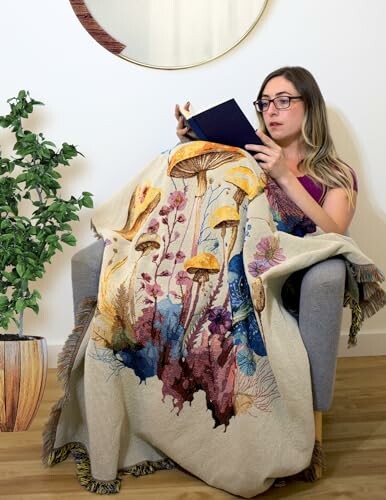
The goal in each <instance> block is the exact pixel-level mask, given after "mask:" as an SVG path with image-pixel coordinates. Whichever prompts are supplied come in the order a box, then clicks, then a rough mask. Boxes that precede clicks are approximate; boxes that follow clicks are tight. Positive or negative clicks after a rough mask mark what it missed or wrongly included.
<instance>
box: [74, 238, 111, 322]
mask: <svg viewBox="0 0 386 500" xmlns="http://www.w3.org/2000/svg"><path fill="white" fill-rule="evenodd" d="M103 249H104V241H103V240H98V241H95V242H94V243H92V244H91V245H88V246H87V247H85V248H83V249H82V250H79V251H78V252H77V253H76V254H74V255H73V257H72V259H71V276H72V296H73V308H74V316H75V317H76V314H77V312H78V309H79V306H80V304H81V303H82V301H83V300H84V299H85V298H87V297H95V298H96V297H97V295H98V286H99V275H100V270H101V265H102V257H103Z"/></svg>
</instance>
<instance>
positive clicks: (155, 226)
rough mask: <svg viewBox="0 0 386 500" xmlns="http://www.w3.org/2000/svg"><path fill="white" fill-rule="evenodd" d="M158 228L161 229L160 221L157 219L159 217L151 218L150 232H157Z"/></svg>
mask: <svg viewBox="0 0 386 500" xmlns="http://www.w3.org/2000/svg"><path fill="white" fill-rule="evenodd" d="M158 229H159V222H158V221H157V219H151V221H150V222H149V225H148V227H147V230H148V231H149V233H156V232H157V231H158Z"/></svg>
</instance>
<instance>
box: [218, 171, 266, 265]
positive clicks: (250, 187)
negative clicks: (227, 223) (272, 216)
mask: <svg viewBox="0 0 386 500" xmlns="http://www.w3.org/2000/svg"><path fill="white" fill-rule="evenodd" d="M224 180H225V181H227V182H229V183H231V184H233V185H234V186H236V188H237V190H236V192H235V194H234V195H233V199H234V200H235V202H236V210H237V211H238V212H240V207H241V204H242V203H243V201H244V199H245V197H247V198H248V200H249V201H252V200H253V198H255V196H257V195H258V194H259V193H262V192H263V191H262V190H261V187H260V184H259V178H258V177H257V175H256V173H255V172H254V171H253V170H251V169H250V168H247V167H243V166H237V167H232V168H230V169H229V170H228V171H227V173H226V175H225V177H224ZM237 232H238V227H237V226H234V227H233V228H232V235H231V240H230V243H229V247H228V257H227V262H229V260H230V257H231V253H232V250H233V247H234V246H235V243H236V239H237Z"/></svg>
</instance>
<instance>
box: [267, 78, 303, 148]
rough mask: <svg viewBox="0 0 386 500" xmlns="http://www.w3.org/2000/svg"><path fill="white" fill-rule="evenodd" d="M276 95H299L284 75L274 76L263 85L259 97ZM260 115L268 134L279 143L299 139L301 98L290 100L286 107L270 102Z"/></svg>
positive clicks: (283, 144) (282, 143) (287, 142)
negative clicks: (282, 107)
mask: <svg viewBox="0 0 386 500" xmlns="http://www.w3.org/2000/svg"><path fill="white" fill-rule="evenodd" d="M278 96H289V97H291V96H299V92H298V91H297V90H296V88H295V87H294V85H293V84H292V83H291V82H290V81H288V80H287V79H286V78H284V76H276V77H274V78H272V79H271V80H269V82H268V83H267V85H266V86H265V88H264V90H263V93H262V95H261V99H274V98H275V97H278ZM262 115H263V119H264V123H265V126H266V128H267V130H268V132H269V134H270V136H271V137H272V139H273V140H274V141H275V142H277V143H278V144H279V145H281V146H285V145H288V144H291V143H292V142H294V141H298V140H299V139H300V137H301V129H302V123H303V119H304V103H303V101H302V100H301V99H293V100H291V101H290V106H289V108H286V109H276V107H275V105H274V103H273V102H271V103H270V105H269V108H268V109H267V111H264V112H263V113H262Z"/></svg>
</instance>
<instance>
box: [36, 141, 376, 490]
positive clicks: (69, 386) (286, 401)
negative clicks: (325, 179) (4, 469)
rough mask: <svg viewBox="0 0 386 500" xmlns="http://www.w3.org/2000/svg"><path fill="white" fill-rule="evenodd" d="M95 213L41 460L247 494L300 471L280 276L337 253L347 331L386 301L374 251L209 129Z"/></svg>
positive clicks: (304, 413) (110, 486)
mask: <svg viewBox="0 0 386 500" xmlns="http://www.w3.org/2000/svg"><path fill="white" fill-rule="evenodd" d="M92 225H93V229H94V230H95V231H96V233H97V235H98V236H99V238H102V239H103V240H104V255H103V262H102V267H101V273H100V281H99V291H98V297H97V300H96V301H93V300H91V299H90V300H89V301H88V302H86V303H84V304H83V308H82V310H81V311H80V313H79V322H78V324H77V326H76V328H75V330H74V332H73V333H72V335H71V336H70V337H69V339H68V340H67V342H66V345H65V347H64V350H63V352H62V354H61V355H60V357H59V365H58V371H59V378H60V380H62V382H63V383H64V396H63V398H62V399H61V400H60V401H59V402H58V403H57V404H56V405H55V407H54V408H53V410H52V413H51V417H50V420H49V422H48V423H47V426H46V430H45V434H44V461H45V463H46V464H48V465H53V464H55V463H58V462H60V461H62V460H64V459H65V458H66V457H67V456H68V455H69V454H71V455H72V457H73V458H74V460H75V462H76V467H77V473H78V478H79V480H80V482H81V484H82V485H83V486H84V487H85V488H87V489H88V490H89V491H92V492H97V493H102V494H103V493H116V492H117V491H118V490H119V487H120V481H121V477H122V475H123V474H125V473H126V474H133V475H136V476H138V475H144V474H147V473H150V472H153V471H155V470H157V469H168V468H172V467H181V468H183V469H184V470H186V471H188V472H190V473H191V474H193V475H195V476H197V477H198V478H200V479H202V480H203V481H205V482H206V483H208V484H209V485H212V486H214V487H217V488H221V489H223V490H226V491H227V492H230V493H231V494H235V495H240V496H243V497H245V498H250V497H252V496H255V495H257V494H259V493H260V492H263V491H264V490H266V489H268V488H269V487H270V486H271V485H272V483H273V481H274V478H280V477H286V476H290V475H294V474H296V473H299V472H300V471H302V470H303V469H305V468H307V466H308V465H309V464H310V460H311V456H312V452H313V447H314V440H315V436H314V420H313V404H312V393H311V383H310V371H309V364H308V358H307V353H306V351H305V348H304V346H303V343H302V341H301V337H300V335H299V331H298V325H297V322H296V320H295V319H294V318H293V317H292V316H291V315H289V314H288V313H287V311H286V310H285V309H284V307H283V305H282V302H281V298H280V292H281V287H282V285H283V283H284V281H285V280H286V279H287V278H288V276H289V275H290V274H291V273H293V272H295V271H297V270H300V269H303V268H305V267H307V266H310V265H312V264H314V263H316V262H318V261H321V260H324V259H326V258H329V257H332V256H336V255H341V256H342V258H344V259H345V260H346V261H347V263H348V269H349V272H350V273H351V277H352V279H351V280H348V281H349V282H351V283H352V284H353V283H354V285H351V289H349V288H350V287H348V289H347V290H346V303H348V304H349V305H351V307H352V310H353V313H354V314H353V320H354V321H353V326H352V329H351V337H350V342H352V343H355V334H356V332H357V330H358V329H359V326H360V323H361V321H362V320H363V318H364V317H366V316H369V315H371V314H373V313H374V312H376V311H377V310H378V309H379V308H380V307H382V306H383V304H384V292H383V290H382V289H381V288H380V287H379V285H378V282H379V281H382V279H383V276H382V273H381V272H380V271H379V270H378V269H377V267H376V266H375V265H374V264H373V263H372V262H371V260H369V259H368V258H367V257H366V256H365V255H364V254H363V253H362V252H361V251H360V250H359V249H358V247H357V246H356V244H355V243H354V242H353V241H352V240H351V239H350V238H348V237H345V236H340V235H336V234H320V232H318V231H315V229H316V228H315V226H314V225H313V224H312V222H311V221H310V220H308V219H307V217H305V216H304V214H303V213H302V212H301V211H300V210H299V209H298V208H297V207H296V206H294V205H293V204H292V203H291V202H290V200H289V199H286V198H285V196H284V194H283V192H282V191H280V189H278V187H277V185H276V184H275V182H274V181H273V180H270V179H269V178H268V177H267V176H266V175H265V174H264V172H263V171H262V170H261V169H260V167H259V166H258V164H257V163H256V162H255V160H254V159H253V158H252V156H250V155H249V153H247V152H245V151H243V150H241V149H238V148H234V147H230V146H224V145H219V144H214V143H210V142H205V141H194V142H190V143H187V144H181V145H179V146H177V147H175V148H174V149H172V150H170V151H167V152H164V153H162V154H161V155H159V156H158V157H157V158H156V159H155V160H154V161H152V162H151V164H150V165H148V166H147V167H146V168H144V169H143V170H142V171H141V173H140V175H139V176H138V177H137V178H136V179H134V180H132V181H131V182H129V183H128V185H127V186H126V187H125V188H124V189H122V190H121V191H120V192H119V193H118V194H116V195H115V196H113V197H112V199H111V200H110V201H108V202H107V203H106V204H104V205H103V206H101V207H100V208H99V209H97V210H96V211H95V214H94V217H93V221H92ZM278 227H280V229H278ZM355 287H356V288H357V289H356V290H353V288H355Z"/></svg>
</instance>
